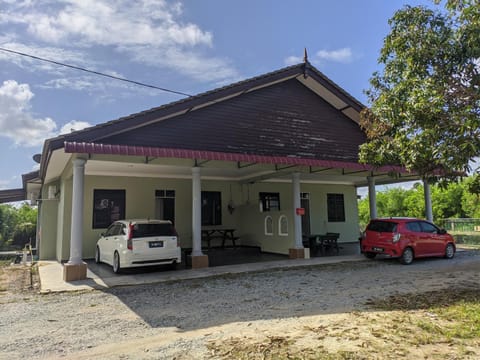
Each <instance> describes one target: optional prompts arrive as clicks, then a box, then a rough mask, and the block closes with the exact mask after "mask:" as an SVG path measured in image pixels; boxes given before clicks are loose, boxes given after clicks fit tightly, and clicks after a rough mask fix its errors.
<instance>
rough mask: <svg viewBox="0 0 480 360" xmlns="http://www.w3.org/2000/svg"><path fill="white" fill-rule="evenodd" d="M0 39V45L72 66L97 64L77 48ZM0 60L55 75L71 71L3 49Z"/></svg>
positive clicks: (94, 65) (93, 66) (33, 70)
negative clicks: (68, 48)
mask: <svg viewBox="0 0 480 360" xmlns="http://www.w3.org/2000/svg"><path fill="white" fill-rule="evenodd" d="M1 40H2V39H1V38H0V43H1V46H2V47H4V48H7V49H9V50H13V51H17V52H20V53H24V54H31V55H34V56H38V57H41V58H44V59H49V60H54V61H56V62H60V63H68V64H70V65H74V66H83V67H88V68H95V67H96V66H97V65H96V62H94V61H92V60H88V59H87V58H85V56H84V54H83V52H82V51H79V50H72V49H70V50H67V49H63V48H58V47H51V46H40V45H26V44H22V43H20V42H18V41H16V40H13V39H9V41H1ZM0 60H8V61H9V62H13V63H15V64H16V65H17V66H20V67H21V68H22V69H25V70H27V71H31V72H36V71H45V72H48V73H49V74H53V75H56V76H64V75H65V74H66V73H67V72H70V73H71V71H72V70H71V69H67V68H66V67H60V66H59V65H55V64H52V63H48V62H43V61H39V60H36V59H33V58H30V57H27V56H20V55H17V54H12V53H8V52H4V51H0Z"/></svg>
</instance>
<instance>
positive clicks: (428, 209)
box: [423, 179, 433, 221]
mask: <svg viewBox="0 0 480 360" xmlns="http://www.w3.org/2000/svg"><path fill="white" fill-rule="evenodd" d="M423 195H424V198H425V218H426V219H427V220H428V221H433V211H432V197H431V196H430V184H429V183H428V179H423Z"/></svg>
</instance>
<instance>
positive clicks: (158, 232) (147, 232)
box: [133, 224, 176, 238]
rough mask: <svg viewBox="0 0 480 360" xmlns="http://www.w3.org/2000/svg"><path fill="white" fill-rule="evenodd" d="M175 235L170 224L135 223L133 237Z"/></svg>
mask: <svg viewBox="0 0 480 360" xmlns="http://www.w3.org/2000/svg"><path fill="white" fill-rule="evenodd" d="M152 236H176V233H175V229H174V228H173V226H172V224H135V225H134V226H133V237H134V238H142V237H152Z"/></svg>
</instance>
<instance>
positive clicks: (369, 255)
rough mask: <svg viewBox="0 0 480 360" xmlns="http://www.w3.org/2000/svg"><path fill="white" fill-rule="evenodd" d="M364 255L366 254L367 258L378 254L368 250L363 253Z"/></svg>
mask: <svg viewBox="0 0 480 360" xmlns="http://www.w3.org/2000/svg"><path fill="white" fill-rule="evenodd" d="M363 255H365V257H366V258H367V259H375V256H377V254H375V253H372V252H366V253H363Z"/></svg>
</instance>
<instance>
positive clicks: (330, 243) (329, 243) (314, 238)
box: [308, 233, 340, 256]
mask: <svg viewBox="0 0 480 360" xmlns="http://www.w3.org/2000/svg"><path fill="white" fill-rule="evenodd" d="M339 237H340V234H338V233H326V234H312V235H310V236H309V237H308V240H309V244H310V249H311V251H312V253H313V254H317V253H318V250H320V255H322V256H324V255H325V251H326V249H328V248H333V249H335V250H336V253H337V255H338V254H339V248H338V238H339Z"/></svg>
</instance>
